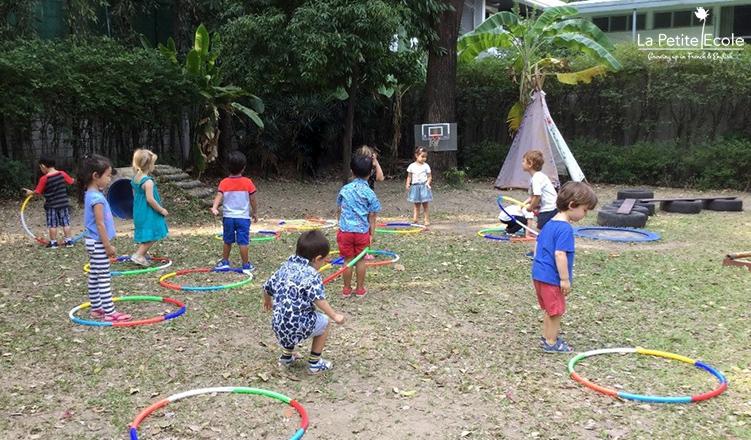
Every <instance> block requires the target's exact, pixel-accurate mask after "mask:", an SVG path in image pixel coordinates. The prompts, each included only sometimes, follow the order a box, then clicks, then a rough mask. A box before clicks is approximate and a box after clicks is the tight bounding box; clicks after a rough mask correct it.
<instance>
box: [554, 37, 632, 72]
mask: <svg viewBox="0 0 751 440" xmlns="http://www.w3.org/2000/svg"><path fill="white" fill-rule="evenodd" d="M550 40H551V42H554V43H558V44H561V45H562V46H566V47H568V48H569V49H571V50H574V51H580V52H584V53H585V54H586V55H588V56H590V57H591V58H593V59H594V60H595V61H596V62H597V63H599V64H604V65H605V66H606V67H607V68H608V69H610V70H612V71H618V70H620V69H621V63H619V62H618V60H616V59H615V57H614V56H613V55H611V54H610V52H608V50H607V49H605V48H604V47H602V46H600V44H599V43H597V42H596V41H594V40H592V39H591V38H589V37H587V36H585V35H581V34H576V33H573V32H565V33H562V34H558V35H553V36H552V37H550Z"/></svg>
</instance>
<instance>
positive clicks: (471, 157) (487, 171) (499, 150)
mask: <svg viewBox="0 0 751 440" xmlns="http://www.w3.org/2000/svg"><path fill="white" fill-rule="evenodd" d="M508 149H509V145H502V144H498V143H495V142H491V141H485V142H481V143H479V144H477V145H471V146H468V147H464V148H461V149H459V161H460V162H459V163H460V164H461V165H462V166H463V167H464V168H465V169H466V170H467V175H468V176H469V177H495V176H496V175H498V171H499V170H500V169H501V164H503V160H504V159H505V158H506V154H508Z"/></svg>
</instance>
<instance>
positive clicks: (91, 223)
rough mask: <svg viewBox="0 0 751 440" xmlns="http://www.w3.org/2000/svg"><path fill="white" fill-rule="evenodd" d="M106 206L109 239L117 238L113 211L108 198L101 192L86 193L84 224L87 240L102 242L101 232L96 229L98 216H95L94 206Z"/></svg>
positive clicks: (105, 222)
mask: <svg viewBox="0 0 751 440" xmlns="http://www.w3.org/2000/svg"><path fill="white" fill-rule="evenodd" d="M100 203H101V204H102V205H104V228H105V229H106V230H107V238H108V239H110V240H112V239H113V238H115V219H113V218H112V211H111V210H110V204H109V202H107V198H106V197H104V194H102V193H101V191H92V190H88V191H86V194H85V195H84V198H83V204H84V209H83V222H84V224H85V225H86V238H93V239H94V240H96V241H102V238H101V237H99V230H98V229H97V228H96V216H95V215H94V205H98V204H100Z"/></svg>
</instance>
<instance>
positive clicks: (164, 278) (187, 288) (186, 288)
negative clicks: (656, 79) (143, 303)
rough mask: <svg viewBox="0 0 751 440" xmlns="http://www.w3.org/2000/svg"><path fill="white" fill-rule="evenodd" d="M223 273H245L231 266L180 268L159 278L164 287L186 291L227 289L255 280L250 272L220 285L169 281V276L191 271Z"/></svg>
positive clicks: (185, 273)
mask: <svg viewBox="0 0 751 440" xmlns="http://www.w3.org/2000/svg"><path fill="white" fill-rule="evenodd" d="M209 272H211V273H222V272H235V273H239V274H245V273H244V272H243V271H242V269H236V268H230V269H211V268H208V267H206V268H199V269H183V270H178V271H176V272H170V273H166V274H164V275H162V276H161V277H160V278H159V285H160V286H162V287H165V288H167V289H172V290H183V291H186V292H208V291H213V290H226V289H233V288H235V287H241V286H244V285H246V284H248V283H250V282H251V281H253V274H252V273H249V274H247V275H248V278H246V279H244V280H240V281H236V282H234V283H230V284H223V285H220V286H181V285H179V284H175V283H170V282H169V281H167V280H168V279H169V278H173V277H178V276H180V275H187V274H191V273H209Z"/></svg>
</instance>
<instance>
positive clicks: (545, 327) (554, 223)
mask: <svg viewBox="0 0 751 440" xmlns="http://www.w3.org/2000/svg"><path fill="white" fill-rule="evenodd" d="M596 205H597V196H596V195H595V193H594V191H592V188H590V187H589V185H587V184H586V183H582V182H569V183H567V184H565V185H563V188H561V191H560V192H559V193H558V199H557V200H556V207H557V209H558V214H556V215H555V216H554V217H553V218H552V219H551V220H550V221H549V222H548V223H547V225H546V226H545V227H544V228H542V230H541V231H540V235H539V236H538V237H537V249H536V251H535V259H534V261H533V263H532V280H533V282H534V286H535V291H536V292H537V301H538V303H539V304H540V308H541V309H542V310H543V311H544V312H545V316H544V318H543V324H542V337H541V338H540V344H541V345H542V349H543V351H545V352H546V353H570V352H571V351H573V349H572V348H571V347H570V346H569V345H568V344H567V343H566V341H564V340H563V338H561V337H560V336H559V333H560V330H561V317H562V316H563V314H564V313H565V312H566V296H567V295H568V294H569V293H570V292H571V282H572V280H573V278H574V228H573V227H571V223H573V222H578V221H579V220H581V219H583V218H584V217H585V216H586V215H587V211H589V210H590V209H594V207H595V206H596Z"/></svg>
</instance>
